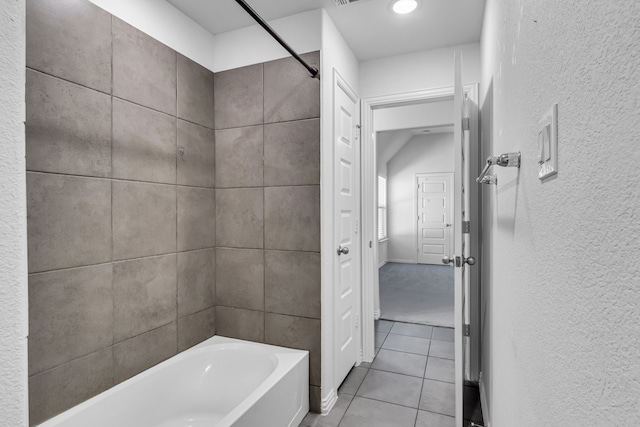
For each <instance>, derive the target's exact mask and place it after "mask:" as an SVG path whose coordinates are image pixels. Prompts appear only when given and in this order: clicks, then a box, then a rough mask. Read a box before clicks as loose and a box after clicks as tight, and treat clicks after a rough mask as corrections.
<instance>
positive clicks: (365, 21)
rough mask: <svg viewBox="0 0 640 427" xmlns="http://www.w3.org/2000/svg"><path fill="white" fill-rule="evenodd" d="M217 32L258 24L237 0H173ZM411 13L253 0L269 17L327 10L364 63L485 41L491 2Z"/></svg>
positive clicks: (452, 2)
mask: <svg viewBox="0 0 640 427" xmlns="http://www.w3.org/2000/svg"><path fill="white" fill-rule="evenodd" d="M168 1H169V3H171V4H173V5H174V6H175V7H176V8H178V9H179V10H180V11H182V12H183V13H184V14H185V15H187V16H189V17H190V18H192V19H193V20H194V21H196V22H197V23H198V24H200V25H201V26H202V27H204V28H205V29H207V30H208V31H210V32H211V33H213V34H219V33H224V32H227V31H231V30H235V29H238V28H243V27H247V26H250V25H254V24H255V22H254V21H253V20H252V19H251V17H250V16H249V15H247V13H246V12H245V11H244V10H242V8H241V7H240V6H239V5H238V4H236V2H235V1H234V0H168ZM418 1H419V3H420V5H419V7H418V9H417V10H415V11H414V12H413V13H410V14H408V15H397V14H395V13H393V12H392V11H391V7H390V5H391V0H361V1H358V2H355V3H352V4H349V5H347V6H340V7H337V6H335V4H334V2H333V1H332V0H247V3H249V5H251V7H252V8H253V9H254V10H255V11H256V12H258V14H259V15H260V16H262V17H263V18H264V19H265V20H267V21H269V20H272V19H277V18H282V17H285V16H289V15H294V14H296V13H300V12H305V11H308V10H313V9H319V8H325V9H326V10H327V13H328V14H329V16H330V17H331V19H332V20H333V21H334V22H335V24H336V26H337V27H338V29H339V30H340V32H341V33H342V35H343V36H344V38H345V40H346V41H347V43H348V44H349V46H350V47H351V49H352V50H353V52H354V53H355V55H356V56H357V57H358V59H359V60H361V61H364V60H368V59H374V58H381V57H385V56H391V55H398V54H401V53H407V52H414V51H419V50H427V49H436V48H439V47H445V46H451V45H455V44H462V43H472V42H476V41H478V40H480V31H481V29H482V15H483V13H484V3H485V0H418Z"/></svg>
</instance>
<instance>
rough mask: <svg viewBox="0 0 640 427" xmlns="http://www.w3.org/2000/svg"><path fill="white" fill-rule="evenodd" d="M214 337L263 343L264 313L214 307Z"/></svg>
mask: <svg viewBox="0 0 640 427" xmlns="http://www.w3.org/2000/svg"><path fill="white" fill-rule="evenodd" d="M216 335H222V336H223V337H229V338H237V339H240V340H247V341H254V342H264V312H262V311H251V310H243V309H240V308H230V307H223V306H221V305H218V306H216Z"/></svg>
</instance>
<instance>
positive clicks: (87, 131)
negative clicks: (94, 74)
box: [26, 69, 111, 177]
mask: <svg viewBox="0 0 640 427" xmlns="http://www.w3.org/2000/svg"><path fill="white" fill-rule="evenodd" d="M26 106H27V121H26V141H27V145H26V149H27V170H32V171H41V172H56V173H64V174H70V175H86V176H100V177H108V176H110V175H111V97H110V96H109V95H105V94H103V93H100V92H96V91H94V90H91V89H87V88H85V87H82V86H79V85H76V84H73V83H69V82H66V81H64V80H60V79H58V78H55V77H51V76H48V75H46V74H42V73H39V72H37V71H32V70H29V69H27V98H26Z"/></svg>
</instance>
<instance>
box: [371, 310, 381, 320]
mask: <svg viewBox="0 0 640 427" xmlns="http://www.w3.org/2000/svg"><path fill="white" fill-rule="evenodd" d="M373 320H380V310H373Z"/></svg>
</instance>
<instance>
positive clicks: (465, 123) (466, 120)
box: [462, 117, 469, 130]
mask: <svg viewBox="0 0 640 427" xmlns="http://www.w3.org/2000/svg"><path fill="white" fill-rule="evenodd" d="M462 130H469V117H463V118H462Z"/></svg>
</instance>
